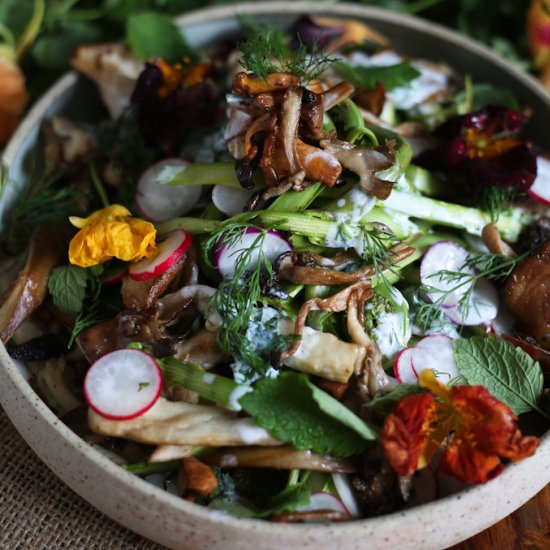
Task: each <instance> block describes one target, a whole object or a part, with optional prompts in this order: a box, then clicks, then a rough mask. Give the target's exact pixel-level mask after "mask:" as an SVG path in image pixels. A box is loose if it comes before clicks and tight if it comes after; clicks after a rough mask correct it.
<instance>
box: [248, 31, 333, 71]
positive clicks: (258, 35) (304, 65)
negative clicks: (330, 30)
mask: <svg viewBox="0 0 550 550" xmlns="http://www.w3.org/2000/svg"><path fill="white" fill-rule="evenodd" d="M250 30H251V31H252V34H251V35H250V36H249V37H248V38H247V39H246V40H245V41H243V42H241V43H239V44H238V47H239V49H240V50H241V52H242V54H243V55H242V58H241V60H240V61H239V63H240V64H241V66H242V67H243V68H244V69H245V70H246V71H248V72H251V73H253V74H255V75H256V76H257V77H258V78H261V79H263V80H265V79H266V78H267V75H269V74H271V73H277V72H283V73H291V74H294V75H296V76H299V77H301V78H302V79H303V80H305V81H307V80H313V79H315V78H319V77H320V76H321V75H322V74H323V73H324V72H325V71H326V70H327V69H328V67H329V66H330V65H332V64H338V63H339V61H338V58H337V57H336V56H333V55H327V54H324V53H322V52H320V51H318V50H317V47H316V45H315V44H314V45H313V48H312V51H310V52H308V50H307V48H306V46H305V45H304V44H302V43H300V45H299V46H298V47H297V48H295V49H293V48H292V47H291V45H290V42H289V40H288V38H287V37H286V36H285V35H284V33H283V31H282V30H281V29H279V28H276V27H270V26H267V27H263V28H262V27H256V26H253V27H250Z"/></svg>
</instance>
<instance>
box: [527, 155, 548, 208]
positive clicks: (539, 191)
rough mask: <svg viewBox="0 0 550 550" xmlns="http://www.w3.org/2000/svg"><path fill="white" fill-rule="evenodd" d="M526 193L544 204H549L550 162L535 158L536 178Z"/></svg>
mask: <svg viewBox="0 0 550 550" xmlns="http://www.w3.org/2000/svg"><path fill="white" fill-rule="evenodd" d="M527 193H529V195H531V197H533V198H534V199H536V200H538V201H540V202H542V203H544V204H550V160H547V159H545V158H543V157H537V177H536V178H535V181H534V182H533V184H532V185H531V187H529V189H527Z"/></svg>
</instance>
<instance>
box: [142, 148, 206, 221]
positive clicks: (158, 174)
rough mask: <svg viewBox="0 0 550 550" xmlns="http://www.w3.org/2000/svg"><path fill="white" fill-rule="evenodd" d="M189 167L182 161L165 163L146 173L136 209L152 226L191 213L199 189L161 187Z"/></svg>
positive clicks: (181, 186) (143, 175) (200, 189)
mask: <svg viewBox="0 0 550 550" xmlns="http://www.w3.org/2000/svg"><path fill="white" fill-rule="evenodd" d="M188 164H189V163H188V162H187V161H185V160H182V159H177V158H176V159H165V160H161V161H160V162H157V163H156V164H153V166H151V167H149V168H148V169H147V170H145V172H144V173H143V174H142V175H141V177H140V178H139V181H138V185H137V192H136V206H137V208H138V209H139V211H140V212H141V213H142V214H143V215H144V216H146V217H147V218H149V219H150V220H152V221H154V222H163V221H166V220H169V219H171V218H177V217H178V216H183V215H184V214H187V213H188V212H190V211H191V210H192V209H193V207H194V206H195V205H196V204H197V202H198V201H199V198H200V196H201V192H202V186H200V185H168V184H166V183H163V182H166V181H168V180H169V179H170V178H171V176H173V175H174V174H175V173H177V172H180V171H181V168H182V166H187V165H188Z"/></svg>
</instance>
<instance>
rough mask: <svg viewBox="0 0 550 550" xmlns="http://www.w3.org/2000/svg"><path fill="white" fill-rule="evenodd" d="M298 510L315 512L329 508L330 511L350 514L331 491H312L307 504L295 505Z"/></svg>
mask: <svg viewBox="0 0 550 550" xmlns="http://www.w3.org/2000/svg"><path fill="white" fill-rule="evenodd" d="M296 510H297V511H298V512H315V511H317V510H330V511H332V512H340V513H342V514H347V515H348V516H350V515H351V514H350V513H349V511H348V509H347V508H346V507H345V505H344V503H343V502H342V501H341V500H340V499H339V498H338V497H336V496H334V495H333V494H331V493H325V492H319V493H313V494H312V495H311V497H310V500H309V504H303V505H301V506H297V507H296Z"/></svg>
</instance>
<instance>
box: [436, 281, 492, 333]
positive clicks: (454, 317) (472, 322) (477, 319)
mask: <svg viewBox="0 0 550 550" xmlns="http://www.w3.org/2000/svg"><path fill="white" fill-rule="evenodd" d="M498 303H499V299H498V292H497V290H496V288H495V287H494V285H493V284H492V283H491V282H490V281H488V280H487V279H479V280H478V281H476V284H475V286H474V290H473V291H472V294H471V296H470V299H469V300H468V303H467V304H466V306H465V307H464V308H462V307H460V306H459V305H456V306H454V307H451V308H444V309H443V313H445V315H446V316H447V318H448V319H450V320H451V321H452V322H453V323H456V324H457V325H463V326H477V325H486V324H488V323H490V322H491V321H492V320H493V319H494V318H495V317H496V316H497V314H498Z"/></svg>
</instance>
